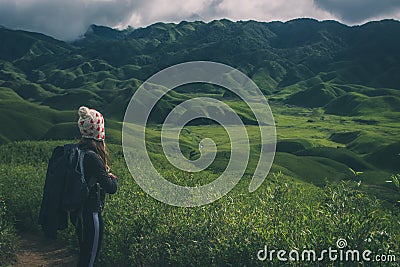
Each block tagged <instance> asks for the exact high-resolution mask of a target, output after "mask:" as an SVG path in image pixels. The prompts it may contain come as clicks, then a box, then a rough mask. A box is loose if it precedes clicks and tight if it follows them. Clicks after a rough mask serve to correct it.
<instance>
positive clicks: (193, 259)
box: [0, 19, 400, 266]
mask: <svg viewBox="0 0 400 267" xmlns="http://www.w3.org/2000/svg"><path fill="white" fill-rule="evenodd" d="M399 36H400V23H399V22H397V21H391V20H385V21H381V22H372V23H367V24H365V25H362V26H355V27H348V26H345V25H342V24H340V23H337V22H334V21H325V22H318V21H315V20H311V19H299V20H293V21H289V22H286V23H281V22H271V23H259V22H255V21H240V22H236V23H235V22H231V21H229V20H219V21H212V22H209V23H204V22H181V23H179V24H172V23H168V24H165V23H156V24H154V25H150V26H148V27H146V28H139V29H126V30H122V31H119V30H114V29H110V28H107V27H102V26H96V25H92V26H91V28H90V29H89V30H88V32H87V33H86V35H85V38H82V39H80V40H77V41H75V42H72V43H65V42H61V41H58V40H54V39H52V38H50V37H47V36H44V35H41V34H37V33H29V32H24V31H13V30H9V29H5V28H0V39H1V40H2V43H1V45H0V120H1V121H2V128H1V130H0V155H1V158H0V169H1V171H2V176H1V178H0V185H1V187H0V248H1V250H0V251H1V252H0V264H8V262H9V261H10V260H12V255H14V252H15V229H14V228H17V229H18V230H21V229H31V227H32V226H33V227H34V228H35V225H36V221H37V213H38V208H39V203H40V200H41V192H42V186H43V179H44V176H45V171H46V164H47V160H48V158H49V156H50V153H51V151H52V149H53V148H54V147H55V145H56V144H62V143H65V142H67V141H56V140H66V139H73V138H78V137H79V134H78V131H77V126H76V120H77V109H78V107H79V106H81V105H87V106H90V107H92V108H96V109H98V110H101V111H102V113H103V114H104V115H105V117H106V135H107V141H108V142H109V143H110V144H111V145H110V148H111V154H112V158H113V163H112V167H113V170H115V172H116V173H117V174H118V175H120V176H121V177H122V179H121V181H120V182H121V188H120V192H119V193H118V194H117V195H115V196H112V197H110V199H109V205H108V207H107V209H106V211H105V218H106V220H107V222H106V224H107V225H108V228H107V233H106V239H107V240H105V246H104V248H103V256H102V264H103V265H104V266H108V265H111V264H113V265H118V266H124V265H144V266H189V265H205V266H209V265H230V264H235V265H247V266H253V265H257V264H260V262H258V261H257V259H256V252H257V251H258V250H259V249H262V248H263V246H264V245H265V244H267V245H268V246H271V247H274V248H276V249H290V248H303V247H312V248H316V249H318V248H321V249H322V248H327V247H332V246H334V244H335V242H336V240H337V239H338V238H340V237H342V238H345V239H346V240H347V241H348V243H349V246H351V248H369V249H371V250H374V251H376V252H379V253H384V252H388V251H389V249H391V250H392V251H395V252H396V253H398V252H399V247H398V244H399V231H400V227H399V223H398V222H399V220H398V219H399V218H398V217H399V215H398V214H399V213H398V200H399V198H400V196H399V191H398V187H395V186H393V185H395V184H396V182H395V181H398V177H397V176H398V175H395V174H397V173H399V172H400V169H399V166H400V165H399V164H398V162H399V159H400V158H399V157H400V156H399V153H400V143H399V139H398V137H399V136H400V123H399V121H398V119H399V115H400V108H399V107H400V91H399V89H400V76H399V75H397V74H398V73H399V72H400V63H399V62H400V51H399V49H400V38H399ZM191 60H211V61H216V62H221V63H225V64H228V65H230V66H232V67H235V68H238V69H239V70H241V71H242V72H244V73H245V74H247V75H248V76H249V77H250V78H252V79H253V80H254V81H255V82H256V84H257V85H258V86H259V87H260V89H261V91H262V92H263V93H264V94H265V95H266V97H267V98H268V100H269V103H270V106H271V109H272V111H273V114H274V118H275V121H276V129H277V138H278V143H277V153H276V156H275V160H274V164H273V166H272V169H271V173H270V175H269V176H268V178H267V181H266V182H265V183H264V184H263V185H262V187H261V188H260V189H259V190H257V191H256V192H255V193H253V194H249V193H248V192H247V186H248V182H249V180H250V177H251V175H252V172H253V171H254V169H255V166H256V164H257V161H258V156H259V150H260V147H261V146H260V131H259V128H258V126H257V125H256V124H257V122H256V120H255V118H254V115H253V114H252V112H251V111H250V110H249V108H248V106H247V105H246V104H245V103H244V102H242V101H240V100H239V99H238V97H236V96H235V95H233V94H232V93H230V92H229V91H227V90H225V89H224V88H220V87H218V86H214V85H209V84H206V85H205V84H190V85H184V86H181V87H179V88H176V90H174V91H173V92H170V93H168V94H167V95H165V96H164V97H163V98H162V99H161V100H160V101H159V103H158V104H157V106H156V107H155V108H154V110H153V112H152V113H151V115H150V120H149V124H148V128H147V130H146V145H147V149H148V150H149V152H150V155H151V159H152V161H153V163H154V165H156V167H157V169H158V170H159V171H160V172H161V173H162V174H164V175H165V176H166V177H167V178H168V179H169V180H170V181H173V182H175V183H178V184H181V185H189V186H196V185H201V184H205V183H208V182H210V181H212V180H214V179H215V178H216V177H218V175H219V174H220V173H221V171H223V170H224V169H225V167H226V165H227V162H228V161H229V158H230V142H229V139H228V135H227V133H226V131H225V130H224V129H223V127H221V126H218V125H216V124H215V123H214V122H212V121H210V120H208V119H198V120H195V121H192V122H190V123H189V124H188V125H186V126H185V127H184V129H183V130H182V132H181V134H180V146H181V150H182V153H183V154H184V155H185V156H186V157H188V158H190V155H194V156H193V157H194V158H196V157H198V156H199V151H198V144H199V142H200V140H202V139H203V138H212V139H213V140H214V142H215V143H216V144H217V148H218V152H217V157H216V159H215V161H214V162H213V164H212V165H211V166H209V168H208V169H207V170H206V171H204V172H201V173H199V174H197V173H194V174H188V173H185V172H182V171H179V170H177V169H176V168H173V167H172V166H171V165H170V164H169V163H168V162H167V160H166V158H165V156H164V155H163V151H162V147H161V146H160V130H161V123H162V122H163V120H164V118H165V117H166V116H167V114H168V113H169V112H170V111H171V110H172V109H173V108H174V107H175V106H176V105H178V104H180V103H182V102H183V101H185V100H188V99H190V98H194V97H198V96H208V97H212V98H216V99H219V100H221V101H223V102H224V103H226V104H228V105H229V106H230V107H231V108H232V109H234V110H235V112H237V114H238V115H239V117H240V118H241V119H242V121H243V122H244V123H245V124H246V130H247V133H248V136H249V139H250V149H251V157H250V161H249V163H248V166H247V169H246V172H245V177H244V178H243V179H242V180H241V182H240V183H239V185H238V186H237V187H235V189H234V190H233V191H232V192H230V193H229V194H228V195H227V196H225V197H224V198H222V199H220V200H218V201H216V202H215V203H213V204H211V205H208V206H205V207H199V208H192V209H183V208H175V207H170V206H167V205H164V204H161V203H159V202H157V201H155V200H153V199H152V198H151V197H149V196H148V195H147V194H145V193H144V192H143V191H142V190H141V189H140V188H139V187H138V186H137V185H136V183H135V182H134V181H133V180H132V179H131V178H130V175H129V173H128V171H127V168H126V166H125V161H124V159H123V154H122V152H121V147H120V144H121V128H122V123H121V121H122V119H123V116H124V112H125V109H126V107H127V104H128V102H129V100H130V99H131V97H132V95H133V93H134V92H135V91H136V89H137V88H138V87H139V86H140V85H141V84H142V82H143V81H145V80H146V79H147V78H149V77H150V76H151V75H153V74H155V73H156V72H157V71H159V70H161V69H163V68H165V67H169V66H171V65H173V64H176V63H181V62H186V61H191ZM155 89H157V88H155ZM196 108H197V111H198V112H204V113H205V114H208V113H209V112H210V110H212V109H208V108H204V107H196ZM214 111H215V112H220V109H219V108H218V107H215V109H213V112H214ZM21 140H25V141H24V142H20V141H21ZM26 140H28V141H26ZM51 140H53V141H51ZM138 165H140V164H139V163H138ZM140 171H141V170H140V169H137V172H138V173H140ZM391 177H394V178H396V179H397V180H395V179H394V178H393V179H394V180H393V182H392V183H388V182H387V181H388V180H389V179H390V178H391ZM397 184H398V183H397ZM10 188H12V189H13V190H9V189H10ZM289 222H290V223H289ZM72 235H73V232H72V230H71V229H69V230H68V231H65V232H64V233H63V237H64V238H65V239H67V240H70V241H71V242H73V240H74V238H73V237H72ZM366 240H370V241H368V242H367V241H366ZM326 264H328V263H326Z"/></svg>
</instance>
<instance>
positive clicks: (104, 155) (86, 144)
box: [79, 137, 110, 171]
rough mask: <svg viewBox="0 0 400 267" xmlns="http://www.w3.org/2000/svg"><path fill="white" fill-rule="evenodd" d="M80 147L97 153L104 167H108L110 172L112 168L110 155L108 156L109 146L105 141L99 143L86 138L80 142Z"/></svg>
mask: <svg viewBox="0 0 400 267" xmlns="http://www.w3.org/2000/svg"><path fill="white" fill-rule="evenodd" d="M79 145H80V147H82V148H83V149H90V150H93V151H94V152H96V154H97V155H99V157H100V159H101V161H102V162H103V164H104V167H106V170H107V171H110V166H109V164H108V163H109V155H108V149H107V145H106V143H105V142H104V141H97V140H94V139H92V138H84V137H82V139H81V140H80V141H79Z"/></svg>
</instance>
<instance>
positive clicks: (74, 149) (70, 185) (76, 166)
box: [61, 145, 89, 212]
mask: <svg viewBox="0 0 400 267" xmlns="http://www.w3.org/2000/svg"><path fill="white" fill-rule="evenodd" d="M64 156H65V160H66V173H65V183H64V190H63V195H62V202H61V205H62V208H63V209H64V210H66V211H69V212H71V211H78V210H80V209H81V208H82V207H83V205H84V204H85V201H86V199H87V197H88V196H89V186H88V184H87V182H86V179H85V175H84V169H83V158H84V156H85V150H81V149H79V147H78V145H66V146H64Z"/></svg>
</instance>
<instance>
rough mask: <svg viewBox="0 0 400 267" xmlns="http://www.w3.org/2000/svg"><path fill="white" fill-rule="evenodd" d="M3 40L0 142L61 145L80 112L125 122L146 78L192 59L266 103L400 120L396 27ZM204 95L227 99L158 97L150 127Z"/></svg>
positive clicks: (222, 24) (3, 35)
mask: <svg viewBox="0 0 400 267" xmlns="http://www.w3.org/2000/svg"><path fill="white" fill-rule="evenodd" d="M0 40H1V42H0V96H1V97H0V103H1V105H0V109H1V113H0V119H1V120H2V121H3V122H4V123H5V125H9V127H6V128H3V129H2V131H1V133H0V143H4V142H7V141H11V140H19V139H30V138H33V139H37V138H39V139H40V138H47V137H57V135H58V134H59V133H61V132H63V131H64V130H63V129H70V124H71V121H72V119H71V118H74V116H76V115H73V114H75V112H76V110H77V108H78V107H79V106H80V105H88V106H90V107H94V108H97V109H99V110H102V111H103V112H104V114H105V115H106V116H108V117H109V118H111V119H112V121H114V120H115V122H117V121H121V120H122V118H123V114H124V111H125V108H126V106H127V103H128V102H129V100H130V98H131V96H132V94H133V93H134V92H135V90H136V89H137V88H138V86H140V84H141V83H142V82H143V81H144V80H146V79H147V78H149V77H150V76H151V75H153V74H155V73H156V72H157V71H159V70H161V69H163V68H165V67H169V66H171V65H174V64H177V63H181V62H187V61H192V60H209V61H215V62H221V63H225V64H228V65H230V66H232V67H235V68H238V69H239V70H241V71H242V72H244V73H245V74H247V75H248V76H249V77H250V78H252V79H253V81H254V82H255V83H256V84H257V85H258V86H259V88H260V89H261V91H262V92H263V93H264V94H265V95H266V96H267V97H268V99H269V101H270V102H271V103H278V104H279V105H294V106H302V107H306V108H311V109H322V110H323V111H324V112H325V113H327V114H333V115H340V116H367V117H374V116H375V115H376V114H378V113H379V115H380V116H381V115H383V116H385V118H388V119H390V120H396V119H398V114H399V113H398V112H400V90H399V89H400V75H398V74H399V73H400V22H399V21H395V20H382V21H375V22H369V23H366V24H364V25H361V26H352V27H350V26H346V25H344V24H341V23H339V22H336V21H317V20H313V19H296V20H292V21H288V22H285V23H283V22H257V21H238V22H232V21H229V20H226V19H222V20H215V21H212V22H209V23H205V22H200V21H196V22H186V21H183V22H181V23H179V24H173V23H156V24H153V25H150V26H148V27H144V28H138V29H134V28H131V27H129V28H127V29H125V30H117V29H112V28H108V27H104V26H98V25H91V26H90V27H89V29H88V31H87V32H86V33H85V35H84V36H82V38H80V39H78V40H75V41H73V42H63V41H59V40H56V39H53V38H51V37H49V36H45V35H43V34H40V33H33V32H27V31H21V30H11V29H7V28H4V27H0ZM200 92H201V93H205V94H213V95H215V96H220V97H221V98H224V97H229V94H226V92H225V91H224V89H222V88H218V87H214V86H201V87H198V86H197V87H196V86H184V87H182V88H178V89H177V90H175V91H174V92H173V93H171V94H169V95H168V96H167V97H165V98H163V100H162V101H161V103H160V104H159V109H158V110H159V111H160V112H158V113H157V114H158V115H155V116H152V117H151V120H153V121H154V122H156V123H158V122H161V121H162V118H164V117H165V115H166V114H168V111H169V110H170V109H171V108H172V104H174V103H176V102H179V101H182V100H184V99H187V98H188V95H190V94H192V93H200ZM19 121H24V123H23V125H21V123H22V122H19ZM37 125H40V127H38V126H37ZM113 127H114V128H115V130H117V129H118V128H119V127H120V125H118V124H117V123H114V124H113V123H111V128H112V129H113Z"/></svg>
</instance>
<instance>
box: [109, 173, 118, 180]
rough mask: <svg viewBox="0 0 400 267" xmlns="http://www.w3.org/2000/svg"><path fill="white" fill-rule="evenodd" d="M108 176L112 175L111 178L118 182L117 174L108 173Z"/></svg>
mask: <svg viewBox="0 0 400 267" xmlns="http://www.w3.org/2000/svg"><path fill="white" fill-rule="evenodd" d="M108 175H110V177H111V178H113V179H117V180H118V177H117V176H116V175H115V174H113V173H111V172H110V173H108Z"/></svg>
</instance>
